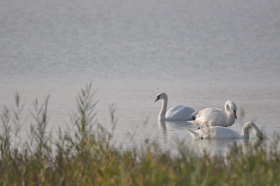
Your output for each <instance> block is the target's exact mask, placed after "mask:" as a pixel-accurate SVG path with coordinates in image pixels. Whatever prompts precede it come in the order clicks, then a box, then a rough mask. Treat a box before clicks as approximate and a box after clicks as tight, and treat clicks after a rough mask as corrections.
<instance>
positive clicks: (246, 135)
mask: <svg viewBox="0 0 280 186" xmlns="http://www.w3.org/2000/svg"><path fill="white" fill-rule="evenodd" d="M249 128H252V129H253V133H254V134H255V136H256V138H261V139H262V138H263V134H262V132H261V131H260V129H259V128H258V127H257V126H256V125H255V124H254V123H246V124H245V125H244V127H243V128H242V135H243V138H247V139H248V138H249Z"/></svg>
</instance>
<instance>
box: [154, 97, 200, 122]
mask: <svg viewBox="0 0 280 186" xmlns="http://www.w3.org/2000/svg"><path fill="white" fill-rule="evenodd" d="M160 99H162V106H161V110H160V113H159V115H158V120H165V121H172V120H193V119H194V117H195V114H196V112H195V111H194V109H192V108H190V107H185V106H182V105H177V106H175V107H172V108H171V109H169V110H168V111H166V110H167V102H168V97H167V94H166V93H164V92H163V93H160V94H158V96H157V98H156V100H155V102H156V101H158V100H160Z"/></svg>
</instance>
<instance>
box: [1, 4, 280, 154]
mask: <svg viewBox="0 0 280 186" xmlns="http://www.w3.org/2000/svg"><path fill="white" fill-rule="evenodd" d="M279 51H280V3H279V1H277V0H270V1H261V0H247V1H244V0H235V1H224V0H217V1H215V2H214V1H207V0H198V1H189V0H187V1H185V0H163V1H157V0H154V1H150V0H149V1H148V0H135V1H129V0H120V1H112V0H109V1H103V0H94V1H91V0H79V1H78V0H74V1H63V0H49V1H37V0H22V1H17V0H2V1H1V2H0V105H1V107H3V106H4V104H5V105H8V106H10V105H13V103H14V95H15V93H16V92H19V93H20V96H21V99H22V100H23V101H24V102H25V110H24V112H23V117H24V116H26V117H27V115H30V114H29V112H30V110H32V101H33V100H34V99H35V98H38V100H39V101H40V102H43V101H44V99H45V97H46V96H47V95H50V100H49V111H48V114H49V126H48V131H50V130H51V131H53V132H56V131H57V130H58V127H59V126H60V127H62V128H63V129H65V130H66V128H67V125H66V123H68V124H69V120H70V119H69V118H70V117H69V116H70V115H71V112H72V111H73V110H75V108H76V106H75V105H76V100H75V99H76V97H77V95H78V93H79V91H80V90H81V88H83V87H85V85H86V84H88V83H90V82H92V85H93V88H94V89H98V91H97V93H96V94H95V97H94V98H95V100H99V103H98V104H97V106H96V111H97V120H98V122H99V123H101V124H102V125H104V126H105V127H107V128H110V115H109V109H108V105H110V104H112V103H115V104H116V105H117V110H116V116H117V118H118V123H117V127H116V129H115V137H116V140H117V141H118V142H120V143H123V144H126V143H128V142H129V141H130V138H128V137H127V135H128V134H129V135H133V136H134V137H133V140H134V141H135V143H137V144H142V143H144V141H145V139H146V138H151V139H155V140H156V141H158V142H159V143H160V144H162V145H163V146H164V147H166V148H167V149H169V148H171V147H172V146H173V144H174V139H178V138H179V139H185V140H186V143H188V144H190V146H191V147H193V148H194V149H195V148H197V149H202V148H204V147H208V148H209V147H210V150H211V149H218V150H224V149H227V148H228V147H229V146H231V144H232V143H233V142H234V141H235V142H238V143H243V141H240V140H215V141H213V140H212V141H211V142H209V141H207V140H192V139H191V137H190V136H189V134H188V133H187V132H186V131H185V128H186V127H187V128H190V129H191V130H195V129H196V127H195V126H193V125H191V124H189V123H187V122H180V123H174V122H166V123H158V121H157V115H158V113H159V110H160V107H161V103H159V102H156V103H154V100H155V99H156V96H157V94H158V93H160V92H166V93H167V94H168V96H169V102H168V108H171V107H172V106H175V105H178V104H182V105H186V106H189V107H192V108H194V109H195V110H200V109H203V108H206V107H218V108H224V103H225V101H226V100H229V99H231V100H233V101H234V102H235V103H236V105H237V107H238V111H237V116H238V118H239V119H238V122H237V123H236V124H234V125H233V126H232V127H230V128H232V129H234V130H236V131H238V132H241V128H242V125H243V123H244V122H246V121H255V123H256V125H257V126H258V127H259V128H261V129H262V130H263V131H264V133H265V134H266V135H267V136H268V138H272V136H273V133H274V132H278V133H279V132H280V122H279V120H278V118H279V117H280V112H279V110H280V52H279ZM241 109H243V110H244V111H245V116H241V114H240V113H241V112H240V110H241ZM146 121H147V122H146ZM29 124H30V123H29V122H26V123H25V124H24V126H23V128H22V130H23V131H22V132H23V133H25V132H24V131H25V129H28V127H29ZM70 127H71V126H70ZM24 128H25V129H24ZM23 135H24V134H23ZM252 138H253V137H252ZM250 141H251V140H250ZM252 141H253V139H252Z"/></svg>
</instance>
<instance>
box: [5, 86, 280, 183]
mask: <svg viewBox="0 0 280 186" xmlns="http://www.w3.org/2000/svg"><path fill="white" fill-rule="evenodd" d="M94 94H95V92H94V91H92V87H91V85H88V86H86V87H85V89H82V91H81V92H80V94H79V95H78V98H77V112H76V113H73V114H72V118H71V121H72V126H74V134H73V133H71V132H70V131H62V130H61V129H60V128H59V130H58V132H57V134H56V135H55V136H57V138H56V139H54V138H53V135H52V133H50V132H47V131H46V129H47V125H48V115H47V111H48V100H49V97H47V98H46V99H45V101H44V102H43V103H42V104H39V102H38V101H37V100H35V101H34V103H33V107H34V111H33V112H31V113H30V115H31V118H32V123H31V127H30V129H29V132H28V133H29V137H28V138H27V139H24V140H23V139H22V138H21V136H20V134H19V131H20V129H21V126H22V124H23V123H26V122H27V121H22V120H21V117H20V114H21V112H22V110H23V108H24V104H22V103H21V100H20V97H19V96H18V94H17V95H16V99H15V100H16V104H15V107H12V108H8V107H7V106H3V108H2V114H1V123H0V125H1V131H0V184H1V185H279V181H280V179H279V178H280V158H279V150H278V148H277V147H278V142H279V136H275V139H274V142H273V143H272V144H274V145H272V146H269V147H268V146H267V145H266V142H265V141H264V145H262V146H253V145H249V147H248V148H246V150H244V149H243V148H242V147H241V146H234V147H232V148H231V150H230V152H229V153H228V154H227V155H226V156H222V155H216V156H210V154H209V153H207V152H206V151H205V153H204V154H202V155H201V154H196V153H195V152H193V151H191V150H189V149H188V148H187V146H186V145H185V144H184V143H180V142H178V144H177V145H178V149H177V150H178V153H177V154H176V155H171V153H170V152H169V151H162V150H161V148H160V147H159V145H158V144H157V143H155V142H152V143H148V142H147V143H145V144H143V145H142V146H141V147H140V148H139V147H132V148H129V149H121V148H117V147H116V146H114V143H111V142H112V137H113V132H114V129H115V127H116V123H117V119H116V118H115V116H114V112H115V110H116V106H115V105H114V104H112V105H110V106H109V110H110V112H111V123H112V131H111V132H109V131H107V130H106V129H105V128H104V127H102V125H101V124H100V123H98V122H97V120H96V119H95V116H96V113H95V111H94V108H95V106H96V104H97V101H93V97H94ZM71 131H72V130H71Z"/></svg>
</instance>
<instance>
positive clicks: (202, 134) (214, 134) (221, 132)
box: [186, 122, 263, 139]
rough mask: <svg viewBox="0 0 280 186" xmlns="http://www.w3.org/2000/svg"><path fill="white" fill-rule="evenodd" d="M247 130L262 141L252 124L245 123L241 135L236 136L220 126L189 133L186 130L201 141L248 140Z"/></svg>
mask: <svg viewBox="0 0 280 186" xmlns="http://www.w3.org/2000/svg"><path fill="white" fill-rule="evenodd" d="M249 128H252V129H253V132H254V134H255V136H256V138H259V139H263V134H262V132H261V131H260V130H259V128H258V127H257V126H256V125H255V124H254V123H252V122H247V123H245V124H244V126H243V128H242V135H240V134H238V133H237V132H235V131H234V130H232V129H230V128H227V127H221V126H212V127H206V128H203V129H198V130H196V131H191V130H189V129H186V130H187V131H188V132H189V133H190V134H191V136H192V137H193V138H201V139H210V138H211V139H220V138H224V139H249Z"/></svg>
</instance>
